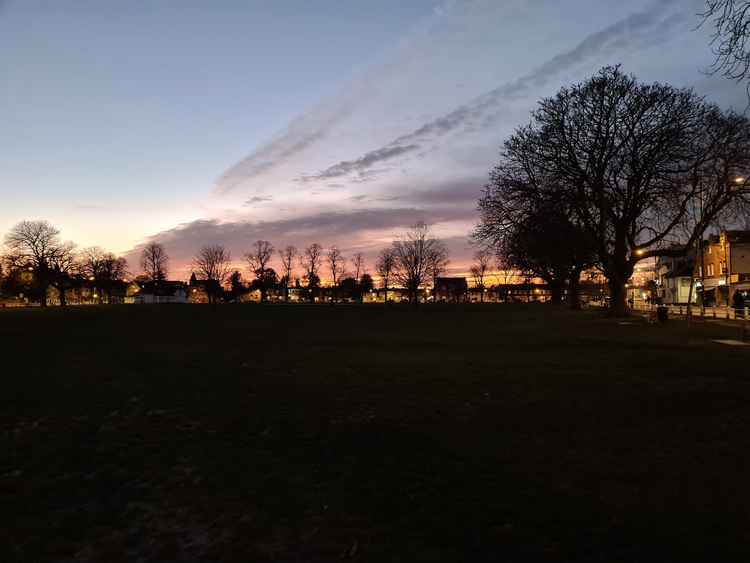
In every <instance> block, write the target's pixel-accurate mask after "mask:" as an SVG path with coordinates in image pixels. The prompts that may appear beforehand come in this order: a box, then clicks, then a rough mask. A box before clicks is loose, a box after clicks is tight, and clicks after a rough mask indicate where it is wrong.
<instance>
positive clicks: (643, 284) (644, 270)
mask: <svg viewBox="0 0 750 563" xmlns="http://www.w3.org/2000/svg"><path fill="white" fill-rule="evenodd" d="M656 277H657V276H656V260H655V259H653V258H649V259H644V260H641V261H640V262H638V263H637V264H636V265H635V267H634V268H633V275H632V276H631V277H630V279H629V280H628V283H626V284H625V291H626V293H627V299H628V302H629V303H630V304H631V306H632V307H638V306H645V305H646V303H649V302H651V299H652V297H654V295H653V289H654V286H655V284H656Z"/></svg>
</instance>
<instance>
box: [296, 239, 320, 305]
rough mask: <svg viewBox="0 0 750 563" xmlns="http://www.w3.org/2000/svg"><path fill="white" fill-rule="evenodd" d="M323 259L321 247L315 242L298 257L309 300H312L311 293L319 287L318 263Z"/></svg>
mask: <svg viewBox="0 0 750 563" xmlns="http://www.w3.org/2000/svg"><path fill="white" fill-rule="evenodd" d="M322 259H323V247H322V246H320V245H319V244H318V243H317V242H314V243H313V244H311V245H309V246H308V247H307V248H305V250H304V251H302V255H301V256H300V257H299V262H300V266H301V267H302V270H303V271H304V278H305V280H306V281H307V289H308V291H309V294H310V300H311V301H312V300H314V295H313V292H314V291H315V288H317V287H318V286H319V285H320V276H319V274H318V272H320V263H321V261H322Z"/></svg>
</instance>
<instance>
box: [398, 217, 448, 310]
mask: <svg viewBox="0 0 750 563" xmlns="http://www.w3.org/2000/svg"><path fill="white" fill-rule="evenodd" d="M444 251H445V248H444V246H443V245H442V243H441V241H439V240H438V239H436V238H434V237H433V236H432V234H431V232H430V228H429V227H428V226H427V225H426V224H425V223H421V222H420V223H417V224H415V225H413V226H412V227H411V228H410V229H409V230H408V231H407V232H406V233H404V234H403V235H402V236H401V238H400V239H398V240H396V241H394V242H393V254H394V256H395V262H396V268H395V270H394V278H395V279H396V280H397V281H398V282H399V284H400V285H401V286H402V287H404V288H406V290H407V291H408V293H409V302H410V303H411V304H412V305H414V306H416V305H417V303H418V300H419V288H420V287H422V286H423V285H424V284H425V283H427V282H428V281H429V280H430V277H431V275H432V273H433V272H434V271H435V269H434V268H435V267H436V266H437V265H439V264H440V263H442V261H443V260H445V257H444ZM441 257H442V258H441Z"/></svg>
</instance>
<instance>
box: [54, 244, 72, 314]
mask: <svg viewBox="0 0 750 563" xmlns="http://www.w3.org/2000/svg"><path fill="white" fill-rule="evenodd" d="M75 247H76V245H75V244H73V243H72V242H64V243H62V244H60V245H59V246H57V247H56V248H55V249H54V251H53V252H52V255H51V257H50V261H49V266H50V285H51V286H52V287H54V288H55V289H56V290H57V294H58V298H59V300H60V306H61V307H65V306H66V305H67V304H68V300H67V291H68V290H69V289H70V288H71V287H72V285H73V279H72V276H73V274H74V273H75V270H76V268H77V262H76V253H75Z"/></svg>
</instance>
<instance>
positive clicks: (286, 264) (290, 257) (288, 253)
mask: <svg viewBox="0 0 750 563" xmlns="http://www.w3.org/2000/svg"><path fill="white" fill-rule="evenodd" d="M296 257H297V249H296V248H295V247H294V246H291V245H289V246H286V247H285V248H284V249H283V250H279V258H280V259H281V271H282V274H281V275H282V276H284V280H285V281H284V301H289V284H291V283H292V273H293V272H294V259H295V258H296Z"/></svg>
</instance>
